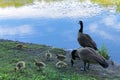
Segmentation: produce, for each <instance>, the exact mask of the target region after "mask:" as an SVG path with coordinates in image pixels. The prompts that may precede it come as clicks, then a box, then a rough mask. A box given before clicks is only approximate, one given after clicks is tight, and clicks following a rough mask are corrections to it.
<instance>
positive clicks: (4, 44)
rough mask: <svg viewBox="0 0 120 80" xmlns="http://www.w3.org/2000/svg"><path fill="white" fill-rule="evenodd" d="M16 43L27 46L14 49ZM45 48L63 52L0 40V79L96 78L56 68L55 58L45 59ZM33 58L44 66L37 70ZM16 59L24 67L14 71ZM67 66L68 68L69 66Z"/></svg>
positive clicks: (95, 78)
mask: <svg viewBox="0 0 120 80" xmlns="http://www.w3.org/2000/svg"><path fill="white" fill-rule="evenodd" d="M16 44H23V45H24V46H27V48H24V49H20V50H19V49H16V48H15V46H16ZM47 50H50V52H51V53H52V52H54V51H55V53H56V52H59V53H60V52H63V54H65V53H64V52H65V51H64V50H63V49H58V48H52V47H50V46H45V45H38V44H31V43H22V42H18V41H10V40H0V80H98V78H97V77H92V76H91V75H89V74H81V73H78V72H75V71H74V69H67V68H63V69H58V68H56V67H55V63H56V60H54V59H55V58H54V59H53V61H50V62H49V61H46V60H45V58H44V53H45V52H46V51H47ZM55 53H54V54H53V56H54V57H55ZM61 54H62V53H61ZM34 59H38V60H41V61H43V62H45V63H46V68H45V69H43V70H42V71H38V70H37V68H36V66H35V65H34ZM18 61H25V62H26V68H24V69H23V70H18V71H16V72H15V71H14V67H15V65H16V63H17V62H18ZM68 67H69V68H70V66H68Z"/></svg>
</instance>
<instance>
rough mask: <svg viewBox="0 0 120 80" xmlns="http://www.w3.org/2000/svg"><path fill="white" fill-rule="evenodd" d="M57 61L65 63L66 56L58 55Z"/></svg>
mask: <svg viewBox="0 0 120 80" xmlns="http://www.w3.org/2000/svg"><path fill="white" fill-rule="evenodd" d="M56 56H57V59H58V60H60V61H63V60H64V59H66V56H64V55H62V54H57V55H56Z"/></svg>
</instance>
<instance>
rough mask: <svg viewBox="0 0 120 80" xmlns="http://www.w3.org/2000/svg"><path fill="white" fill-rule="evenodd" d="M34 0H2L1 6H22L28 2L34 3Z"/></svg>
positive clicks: (0, 0) (0, 1)
mask: <svg viewBox="0 0 120 80" xmlns="http://www.w3.org/2000/svg"><path fill="white" fill-rule="evenodd" d="M33 1H34V0H0V7H3V8H4V7H10V6H14V7H21V6H24V5H27V4H32V3H33Z"/></svg>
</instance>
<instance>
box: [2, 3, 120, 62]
mask: <svg viewBox="0 0 120 80" xmlns="http://www.w3.org/2000/svg"><path fill="white" fill-rule="evenodd" d="M75 4H76V6H77V7H76V6H75ZM62 5H64V6H62ZM66 5H67V6H66ZM89 5H90V6H89ZM35 6H36V5H35ZM35 6H32V7H30V8H29V6H27V7H25V8H23V7H22V8H17V9H14V8H10V9H7V8H6V9H1V8H0V11H1V14H0V38H1V39H9V40H15V41H22V42H29V43H37V44H45V45H50V46H53V47H58V48H64V49H75V48H79V47H80V45H79V44H78V42H77V33H78V30H79V28H80V26H79V24H78V21H79V20H82V21H83V23H84V33H87V34H89V35H90V36H91V37H92V38H93V40H94V41H95V42H96V44H97V46H98V48H101V46H102V45H103V44H104V45H105V47H106V48H107V50H108V52H109V55H110V57H111V59H113V60H114V61H116V62H117V63H120V59H119V58H120V55H119V52H120V51H119V48H120V36H119V34H120V22H119V21H120V15H119V13H116V12H110V11H108V10H104V9H102V8H101V7H99V6H97V5H93V4H88V3H87V4H78V2H76V3H74V2H72V3H71V4H68V3H62V4H59V5H58V4H55V5H54V6H55V7H54V6H53V4H51V5H50V4H45V6H47V7H45V6H43V4H42V3H41V4H40V5H39V4H37V7H35ZM49 6H50V7H49ZM90 7H92V8H90ZM56 8H57V10H56ZM82 8H85V9H86V10H84V9H82ZM41 9H42V10H41ZM78 9H80V10H78ZM89 9H90V10H89ZM91 9H93V10H91ZM97 9H100V10H103V11H99V10H97ZM51 10H53V12H52V11H51ZM95 10H96V11H95ZM20 11H21V12H20ZM41 11H43V12H41ZM47 11H48V12H47ZM50 11H51V12H50ZM71 11H73V12H74V13H73V12H71ZM75 11H76V12H75ZM18 12H20V14H19V13H18ZM39 12H40V13H39ZM54 12H56V13H54ZM84 12H85V13H84ZM87 12H88V14H87ZM96 12H97V13H96ZM7 13H8V14H7ZM49 13H50V14H49ZM59 13H61V14H59ZM69 13H71V14H69ZM79 13H80V15H79ZM98 13H99V14H98ZM44 14H45V15H44ZM84 14H85V15H84ZM93 14H94V15H93ZM76 16H78V17H76Z"/></svg>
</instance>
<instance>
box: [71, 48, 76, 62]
mask: <svg viewBox="0 0 120 80" xmlns="http://www.w3.org/2000/svg"><path fill="white" fill-rule="evenodd" d="M76 52H77V50H73V51H72V52H71V56H72V59H73V60H75V59H76Z"/></svg>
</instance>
